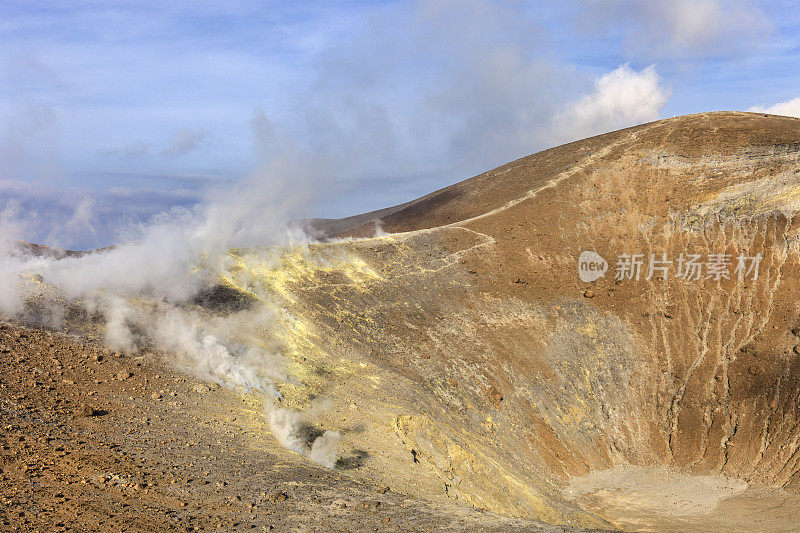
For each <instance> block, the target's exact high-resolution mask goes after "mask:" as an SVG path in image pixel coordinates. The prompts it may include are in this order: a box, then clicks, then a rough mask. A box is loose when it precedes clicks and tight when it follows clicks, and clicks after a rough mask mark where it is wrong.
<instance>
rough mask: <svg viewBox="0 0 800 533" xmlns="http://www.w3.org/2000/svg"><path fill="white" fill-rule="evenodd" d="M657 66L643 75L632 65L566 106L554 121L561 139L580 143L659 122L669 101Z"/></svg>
mask: <svg viewBox="0 0 800 533" xmlns="http://www.w3.org/2000/svg"><path fill="white" fill-rule="evenodd" d="M660 81H661V79H660V77H659V76H658V73H657V72H656V69H655V67H654V66H652V65H651V66H649V67H647V68H645V69H643V70H641V71H639V72H636V71H635V70H633V69H631V68H630V66H628V65H621V66H620V67H618V68H617V69H615V70H613V71H611V72H609V73H608V74H605V75H604V76H602V77H600V78H598V79H596V80H595V82H594V88H593V90H592V92H591V93H589V94H587V95H585V96H583V97H582V98H580V99H579V100H576V101H574V102H571V103H569V104H567V105H566V107H565V108H564V110H563V111H561V112H560V113H557V114H556V115H555V117H554V119H553V122H554V125H555V134H556V136H557V137H558V138H560V139H561V140H564V141H567V140H576V139H581V138H583V137H589V136H591V135H596V134H599V133H604V132H607V131H612V130H616V129H620V128H624V127H627V126H633V125H635V124H640V123H642V122H649V121H652V120H656V119H658V115H659V112H660V111H661V109H662V108H663V107H664V104H665V103H666V102H667V99H668V98H669V91H668V90H666V89H665V88H663V87H662V86H661V84H660Z"/></svg>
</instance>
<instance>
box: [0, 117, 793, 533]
mask: <svg viewBox="0 0 800 533" xmlns="http://www.w3.org/2000/svg"><path fill="white" fill-rule="evenodd" d="M798 210H800V119H797V118H789V117H781V116H773V115H763V114H754V113H741V112H719V113H703V114H697V115H689V116H683V117H677V118H672V119H667V120H660V121H658V122H652V123H648V124H644V125H641V126H636V127H633V128H628V129H624V130H620V131H615V132H611V133H607V134H604V135H600V136H597V137H591V138H588V139H585V140H581V141H577V142H573V143H570V144H566V145H563V146H558V147H556V148H552V149H549V150H545V151H542V152H539V153H536V154H534V155H531V156H528V157H524V158H522V159H519V160H516V161H513V162H511V163H508V164H506V165H503V166H501V167H499V168H496V169H494V170H491V171H489V172H486V173H484V174H480V175H478V176H475V177H473V178H470V179H467V180H465V181H461V182H459V183H456V184H455V185H452V186H449V187H447V188H444V189H441V190H438V191H435V192H433V193H431V194H428V195H427V196H424V197H421V198H419V199H417V200H413V201H411V202H408V203H405V204H402V205H398V206H395V207H391V208H387V209H383V210H380V211H376V212H371V213H366V214H364V215H356V216H353V217H349V218H345V219H338V220H327V219H314V220H304V221H302V224H303V225H304V228H305V230H306V231H307V232H308V233H309V234H312V235H314V236H315V239H314V240H312V241H308V240H306V241H297V240H287V241H286V242H281V243H279V244H273V245H270V246H263V247H250V248H234V249H228V250H226V251H224V252H223V253H220V256H219V257H209V256H204V257H203V261H202V262H197V263H196V264H192V267H193V270H192V274H191V276H192V277H187V275H186V274H185V273H184V272H181V274H180V276H179V277H178V278H176V279H178V280H179V283H180V284H187V285H189V284H191V283H196V284H197V285H198V286H200V287H202V289H201V290H195V291H193V292H192V296H191V298H184V299H180V298H177V297H175V296H173V294H174V292H166V293H165V294H167V296H164V297H160V298H156V297H155V296H153V295H154V294H155V291H156V289H154V288H153V287H152V286H150V285H147V286H146V290H143V291H141V292H140V293H136V294H135V295H132V294H129V293H113V294H109V293H108V291H105V289H104V291H105V292H103V291H99V292H98V294H97V295H93V296H89V295H88V293H80V292H78V289H76V286H78V284H76V283H73V282H72V281H71V280H72V278H70V273H71V272H77V271H80V268H82V267H81V265H92V268H91V269H90V270H88V272H90V274H91V276H86V277H84V278H81V283H83V284H85V283H89V282H88V281H86V280H87V278H90V277H91V278H93V277H95V276H96V275H97V272H101V271H102V269H103V268H106V266H105V265H110V264H113V265H117V266H119V265H121V266H123V267H124V265H125V264H126V262H128V261H129V260H130V257H132V256H130V255H125V254H126V253H127V252H126V250H127V249H126V248H125V247H124V246H121V247H119V248H114V249H109V250H103V251H99V252H96V253H90V254H88V255H79V254H71V253H70V254H68V253H67V252H61V251H53V250H49V251H48V250H47V249H45V248H44V247H34V246H33V245H20V246H21V247H22V248H25V250H23V251H24V252H25V253H26V254H28V255H29V256H31V257H34V258H35V259H32V260H31V261H30V262H28V263H25V264H26V265H27V266H26V269H27V270H25V271H24V273H23V274H24V275H23V274H21V275H20V276H19V279H20V289H19V291H20V294H23V295H24V298H23V300H24V305H21V306H20V308H19V309H18V310H17V311H16V314H15V315H14V316H13V319H14V320H13V321H10V322H8V323H5V322H4V323H3V324H2V327H1V328H0V336H2V339H0V345H1V346H0V347H2V348H3V350H4V352H3V353H4V354H6V355H7V358H5V359H2V361H4V362H3V365H6V366H4V372H7V373H14V372H16V373H18V374H19V377H18V378H15V379H17V381H14V383H19V387H22V386H27V385H25V384H30V383H37V382H38V383H39V386H40V387H44V388H45V390H51V389H48V388H47V387H51V388H52V390H53V391H57V392H58V394H59V395H61V396H58V397H57V399H58V401H57V402H56V400H53V402H55V403H53V405H52V406H51V407H47V408H48V409H49V408H52V410H53V412H54V413H61V412H63V413H68V415H69V417H70V418H69V420H70V423H71V424H76V426H75V427H79V428H80V429H81V431H83V432H87V433H86V434H87V435H93V436H96V438H95V437H93V439H94V440H92V442H95V441H96V442H99V443H101V444H98V445H97V446H98V448H97V449H96V450H95V452H93V453H95V454H96V455H95V457H97V459H96V460H93V461H94V462H92V463H91V464H90V465H88V466H87V464H88V463H87V464H84V463H81V462H80V461H78V459H74V458H75V457H77V456H76V455H71V454H70V455H69V459H65V460H64V461H66V462H64V463H63V464H68V465H75V466H74V467H73V466H70V467H69V468H74V472H73V471H72V470H70V472H69V475H70V476H73V477H74V479H75V480H77V481H76V482H79V481H80V480H83V482H82V486H84V487H86V488H84V489H81V490H84V491H96V493H100V492H102V494H103V497H105V498H112V499H113V498H119V499H120V500H119V501H120V502H121V501H123V500H125V499H126V498H134V496H132V495H134V494H138V495H139V496H135V497H136V498H138V497H144V496H142V495H144V494H145V492H144V491H145V490H146V491H148V492H147V493H146V495H147V497H148V498H155V499H154V500H152V502H156V503H154V504H153V505H154V507H152V508H153V509H155V508H156V507H158V505H161V506H163V507H164V508H168V509H172V510H171V511H170V512H169V513H168V517H169V520H173V521H174V523H175V524H178V523H179V521H176V519H175V517H180V516H197V517H201V515H202V516H205V515H203V514H202V513H203V512H206V511H208V509H211V510H213V511H214V513H217V514H213V513H212V514H213V518H214V519H215V520H217V519H219V523H222V524H223V525H222V526H220V527H222V528H223V529H225V528H226V527H228V526H230V524H233V523H234V522H236V523H237V524H238V523H242V524H245V525H248V527H249V522H247V521H246V520H249V518H248V519H240V518H236V517H238V516H239V515H236V514H235V513H237V512H239V511H236V509H239V510H241V509H244V508H245V507H244V506H247V509H246V511H247V513H251V512H252V513H259V512H261V511H262V510H264V509H267V510H269V513H268V515H269V520H279V519H281V517H284V518H285V521H284V522H276V523H279V524H281V527H283V526H286V528H287V529H288V528H289V527H290V526H291V525H292V524H295V525H296V524H297V523H301V522H302V521H303V520H310V521H313V520H316V519H315V518H314V517H316V516H318V515H314V514H313V513H312V514H311V515H308V516H310V517H311V518H309V517H308V516H306V515H305V514H304V513H305V511H303V509H308V508H310V507H308V506H312V505H318V506H322V507H314V509H320V508H324V509H323V511H320V512H321V513H322V514H323V515H324V516H325V520H328V521H329V522H326V523H327V524H329V525H331V527H332V528H334V529H337V528H339V529H342V530H343V529H346V528H348V527H351V528H353V529H356V530H360V529H362V528H367V527H370V528H373V526H374V525H377V526H376V527H381V528H385V529H391V528H397V529H400V530H404V529H405V530H426V529H427V530H439V529H441V530H452V531H459V530H472V531H563V530H564V528H566V530H569V531H596V530H612V531H613V530H625V531H796V530H798V529H799V528H800V519H798V510H800V240H799V239H798V237H799V236H800V217H797V216H796V214H797V211H798ZM20 253H22V252H20ZM114 258H121V259H120V260H119V261H118V260H117V259H114ZM98 265H99V267H98ZM62 266H64V268H62ZM67 267H68V268H67ZM95 267H97V268H95ZM187 270H188V269H187ZM124 272H130V273H131V274H130V276H131V277H133V276H134V275H138V274H137V273H136V272H133V271H131V270H124ZM90 281H91V280H90ZM126 282H129V283H132V281H131V280H130V279H128V278H126ZM84 286H85V285H80V287H84ZM126 286H127V285H126ZM167 289H169V290H170V291H173V290H174V289H175V286H173V285H170V286H169V287H167ZM81 290H82V289H81ZM21 322H27V323H29V324H30V323H33V324H34V326H35V327H31V328H27V327H25V326H22V325H20V323H21ZM56 324H57V325H56ZM59 328H60V329H61V330H64V331H66V332H68V333H69V334H70V335H71V336H70V335H61V336H59V335H60V334H58V333H55V332H54V329H59ZM79 339H83V340H79ZM78 342H86V343H87V344H81V345H80V346H81V347H80V348H75V346H77V344H75V343H78ZM37 343H38V344H37ZM92 343H94V344H92ZM102 343H105V348H103V347H101V345H102ZM35 346H40V347H42V348H41V350H39V351H37V350H38V349H34V348H33V347H35ZM87 346H88V347H87ZM93 350H94V351H93ZM37 354H39V355H37ZM41 354H52V357H51V356H50V355H47V356H46V357H45V356H42V355H41ZM70 354H72V355H70ZM39 357H42V359H41V360H40V359H37V358H39ZM59 357H62V358H67V359H64V362H63V363H58V365H56V363H54V362H53V361H55V360H57V359H58V358H59ZM69 357H72V359H69ZM25 365H28V366H25ZM159 365H160V366H159ZM34 368H36V369H38V370H34ZM76 368H77V369H79V371H78V370H75V369H76ZM59 372H60V373H59ZM9 375H11V374H9ZM43 376H46V377H43ZM51 378H52V379H51ZM8 383H11V380H6V381H5V382H4V384H3V387H4V389H3V390H5V387H6V386H7V384H8ZM8 386H9V387H10V385H8ZM14 386H15V387H16V386H17V385H14ZM31 386H33V385H31ZM8 390H11V389H10V388H9V389H8ZM15 390H16V389H15ZM4 394H5V393H4ZM54 394H55V393H54ZM4 397H5V396H4ZM8 397H9V398H11V399H10V400H8V401H7V402H6V403H3V404H0V409H1V410H2V412H3V413H5V414H4V415H3V416H4V417H5V416H6V414H7V415H8V416H9V417H12V418H13V420H12V418H10V419H9V420H11V421H9V422H8V423H5V421H4V425H5V426H6V427H7V432H8V433H7V436H6V437H4V439H5V441H3V442H8V443H13V445H14V446H17V445H19V446H22V448H20V449H21V450H22V449H30V450H38V449H39V448H37V447H41V449H42V450H44V449H46V450H55V449H58V447H59V446H60V447H61V451H59V452H57V453H59V454H61V453H62V452H68V453H69V452H71V451H72V448H70V447H69V446H71V445H70V444H64V443H69V442H72V441H71V440H70V438H69V437H68V436H67V435H66V433H64V431H66V430H65V429H63V427H61V426H58V427H56V426H54V428H55V429H53V430H52V431H53V432H55V433H52V432H51V433H48V434H45V433H42V434H41V435H38V434H37V435H38V436H37V435H34V437H30V436H23V433H22V432H23V429H20V428H33V427H39V426H37V425H36V424H45V423H46V420H45V419H44V418H41V419H35V418H31V417H32V416H33V415H31V414H30V413H32V412H34V411H31V410H30V409H32V408H30V409H29V407H30V405H32V404H30V405H29V404H28V403H26V402H32V401H34V400H35V401H41V402H44V401H45V399H46V398H49V396H47V395H44V394H43V395H34V394H32V393H31V392H30V391H28V392H27V393H23V392H14V393H13V394H11V393H9V396H8ZM53 397H54V398H56V396H53ZM47 401H49V400H47ZM26 405H28V407H26ZM42 405H44V404H42ZM48 405H49V404H48ZM38 409H40V410H42V409H45V407H42V406H40V407H38ZM36 412H39V411H36ZM42 412H43V411H42ZM54 416H55V415H54ZM37 420H39V421H38V422H37ZM43 420H44V421H43ZM126 420H127V421H133V422H130V423H131V424H134V425H133V426H131V427H130V428H129V427H128V426H125V425H124V423H127V422H124V421H126ZM47 423H49V422H47ZM42 427H44V426H42ZM48 427H49V426H48ZM64 427H66V426H64ZM70 427H71V426H70ZM8 428H10V429H8ZM120 428H123V429H120ZM176 428H177V429H176ZM56 430H57V431H56ZM31 431H33V430H31ZM37 431H38V430H37ZM42 431H44V430H42ZM48 431H49V430H48ZM58 431H60V432H61V433H58ZM19 437H22V440H19V441H18V440H16V439H18V438H19ZM76 439H77V437H76ZM148 439H150V440H148ZM19 443H24V444H25V445H28V446H30V448H24V445H23V444H19ZM102 443H111V444H108V450H110V451H107V453H108V455H107V456H106V455H102V454H104V453H106V452H104V451H102V450H105V448H102V446H105V444H102ZM9 446H10V444H9ZM122 452H124V453H122ZM20 453H22V452H20ZM25 453H27V452H25ZM31 453H33V452H31ZM37 453H40V452H37ZM42 453H43V452H42ZM48 453H50V452H48ZM53 453H56V452H53ZM192 454H194V455H192ZM60 457H61V456H60ZM9 461H11V460H10V459H9ZM136 461H154V462H153V463H152V464H157V465H160V466H159V468H158V469H153V470H152V471H148V473H147V474H141V473H140V474H131V473H130V472H132V471H134V472H139V471H136V470H133V469H134V466H133V465H134V464H139V463H136ZM162 461H164V463H162ZM181 461H183V462H181ZM28 462H29V463H30V464H34V461H33V460H30V461H28ZM9 464H11V463H10V462H9ZM27 464H28V463H26V465H27ZM164 464H167V465H176V466H163V465H164ZM0 466H2V470H0V475H2V476H5V478H4V479H10V477H9V476H16V475H19V476H28V477H27V478H25V479H28V478H31V479H33V477H35V478H36V479H37V480H38V481H37V482H38V483H41V484H42V485H37V487H38V486H44V485H43V484H45V482H48V483H49V482H52V480H50V478H48V477H47V476H49V475H50V474H48V473H47V472H48V470H46V469H43V470H35V471H34V470H32V468H33V467H28V466H26V467H25V469H23V468H22V467H20V468H18V469H12V468H11V467H7V466H6V463H3V465H0ZM162 467H163V468H162ZM14 468H16V467H14ZM48 468H50V467H48ZM65 468H66V467H65ZM126 469H127V470H126ZM31 472H33V473H31ZM126 472H127V473H126ZM65 475H67V474H65ZM126 476H127V477H126ZM137 476H138V477H137ZM225 476H227V477H225ZM20 479H22V478H20ZM70 479H72V478H70ZM48 480H50V481H48ZM206 482H208V483H206ZM223 483H224V484H223ZM20 486H23V485H20ZM24 486H25V487H27V486H28V485H24ZM165 487H166V488H165ZM175 487H177V488H175ZM213 487H217V488H216V489H213ZM309 487H311V488H309ZM212 489H213V490H218V491H220V492H219V493H224V494H226V495H227V494H228V492H225V491H228V490H230V491H231V493H232V494H235V495H236V496H238V497H239V499H238V500H237V499H236V497H234V498H233V499H232V500H231V498H228V497H226V498H225V499H224V500H222V499H216V500H215V499H214V497H212V496H213V494H215V493H214V492H213V490H212ZM26 490H27V489H26ZM31 490H33V489H31ZM37 490H38V489H37ZM26 494H28V497H30V498H32V497H33V496H31V494H33V493H32V492H31V493H26ZM65 494H66V493H65ZM70 494H72V493H69V494H67V496H66V497H67V498H76V496H75V495H74V494H73V495H72V496H70ZM21 497H22V496H19V495H16V496H14V495H10V496H8V499H9V500H11V499H13V498H18V499H19V498H21ZM98 497H99V496H98ZM158 498H163V499H158ZM192 498H197V499H198V500H197V501H200V499H202V500H203V501H204V502H206V503H204V505H207V506H208V507H207V508H203V507H202V506H199V505H198V506H197V507H196V508H195V507H193V505H194V504H189V503H186V502H191V501H194V500H192ZM229 500H230V502H229ZM26 501H27V500H26ZM59 501H61V502H62V503H63V504H64V505H67V503H66V502H67V500H64V499H63V498H62V499H61V500H59ZM125 501H128V500H125ZM131 501H133V500H131ZM142 501H145V500H142ZM152 502H151V503H152ZM159 502H160V503H159ZM242 502H244V503H242ZM184 503H186V505H183V504H184ZM120 505H121V503H120ZM136 505H139V504H138V503H137V504H136ZM148 505H150V504H148ZM304 506H306V507H304ZM240 508H241V509H240ZM204 509H205V511H204ZM282 509H283V510H286V509H288V511H285V512H284V511H283V510H282ZM91 512H94V511H91ZM143 512H144V511H143ZM147 512H150V511H147ZM153 512H155V511H153ZM315 512H316V511H315ZM191 513H194V514H191ZM225 513H231V514H225ZM281 513H283V514H281ZM75 516H76V517H77V516H78V515H77V514H76V515H75ZM148 516H149V515H148ZM209 516H211V515H209ZM248 516H250V515H248ZM258 516H261V517H262V518H263V516H267V515H263V516H262V515H258ZM304 516H305V518H303V517H304ZM218 517H222V518H218ZM226 517H227V518H226ZM231 517H233V518H231ZM287 517H288V518H287ZM76 520H77V518H76ZM165 520H166V518H165ZM197 520H205V518H197ZM208 520H211V518H208ZM242 520H245V521H242ZM298 521H300V522H298ZM170 523H173V522H170ZM187 523H189V524H190V525H191V524H193V523H195V522H190V521H189V520H188V519H186V521H184V522H180V524H181V526H182V527H183V526H184V525H186V524H187ZM196 523H200V522H196ZM196 523H195V524H196ZM203 523H205V522H203ZM208 523H209V524H212V523H211V522H208ZM254 523H255V522H254ZM269 523H270V524H271V523H272V522H269ZM302 523H303V524H305V525H307V526H308V527H309V528H311V529H313V528H314V527H315V525H314V524H313V523H312V522H308V521H307V522H302ZM212 525H213V526H214V527H217V523H216V522H214V523H213V524H212ZM192 527H195V526H192ZM230 527H231V528H232V529H231V530H233V529H235V528H233V526H230Z"/></svg>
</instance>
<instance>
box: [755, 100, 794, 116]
mask: <svg viewBox="0 0 800 533" xmlns="http://www.w3.org/2000/svg"><path fill="white" fill-rule="evenodd" d="M748 111H752V112H753V113H770V114H773V115H785V116H787V117H800V98H794V99H792V100H787V101H785V102H778V103H777V104H775V105H771V106H759V105H756V106H753V107H751V108H750V109H748Z"/></svg>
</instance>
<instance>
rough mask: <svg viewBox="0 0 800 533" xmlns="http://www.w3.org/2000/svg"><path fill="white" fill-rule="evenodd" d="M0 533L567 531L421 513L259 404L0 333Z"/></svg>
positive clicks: (176, 376) (128, 361)
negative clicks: (274, 428)
mask: <svg viewBox="0 0 800 533" xmlns="http://www.w3.org/2000/svg"><path fill="white" fill-rule="evenodd" d="M0 352H2V354H1V355H0V413H1V414H0V416H1V418H0V420H2V432H0V446H1V447H2V449H1V450H0V497H1V498H0V529H2V530H4V531H166V530H179V531H272V530H275V531H378V530H381V531H392V530H395V531H398V530H399V531H432V530H453V531H460V530H475V531H492V530H494V531H562V529H561V528H554V527H550V526H548V527H545V526H542V525H540V524H537V523H535V522H531V521H522V520H514V519H509V518H503V517H501V516H498V515H495V514H492V513H488V512H482V511H479V510H475V509H471V508H467V507H458V506H447V505H440V504H434V503H428V502H424V501H420V500H418V499H415V498H411V497H408V496H405V495H403V494H401V493H398V492H396V491H394V490H392V487H390V486H377V485H369V484H366V483H363V482H357V481H354V480H351V479H350V478H348V477H347V476H346V475H344V474H343V473H342V472H340V471H335V470H328V469H325V468H322V467H319V466H317V465H315V464H313V463H311V462H310V461H307V460H306V459H304V458H303V457H301V456H299V455H297V454H294V453H292V452H290V451H288V450H286V449H284V448H282V447H281V446H280V445H279V444H278V443H277V442H276V441H275V439H274V438H273V437H272V435H271V434H270V431H269V429H268V425H267V422H266V420H265V417H264V416H263V409H262V402H261V400H260V398H258V397H256V396H254V395H247V394H242V393H239V392H237V391H231V390H227V389H224V388H221V387H219V386H216V385H214V384H208V383H204V382H201V381H197V380H194V379H191V378H188V377H187V376H185V375H183V374H181V373H180V372H177V371H174V370H172V369H169V368H167V367H166V366H165V365H164V364H162V363H161V362H159V361H158V360H156V359H155V358H154V357H135V358H134V357H125V356H121V355H119V354H117V353H112V352H110V351H108V350H105V349H102V348H100V347H98V346H92V345H88V344H84V343H83V342H82V341H80V340H79V339H77V338H75V337H72V336H68V335H65V334H60V333H53V332H49V331H41V330H37V329H30V328H27V327H23V326H20V325H17V324H13V323H10V322H0Z"/></svg>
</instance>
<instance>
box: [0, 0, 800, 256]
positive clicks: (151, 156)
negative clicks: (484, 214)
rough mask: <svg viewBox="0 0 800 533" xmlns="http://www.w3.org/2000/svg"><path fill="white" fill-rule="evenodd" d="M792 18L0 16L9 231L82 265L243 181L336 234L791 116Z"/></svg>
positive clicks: (150, 6)
mask: <svg viewBox="0 0 800 533" xmlns="http://www.w3.org/2000/svg"><path fill="white" fill-rule="evenodd" d="M798 7H800V6H799V5H798V3H797V2H788V1H783V2H782V1H778V2H761V3H759V2H748V1H744V0H742V1H734V0H699V1H695V2H688V1H683V0H677V1H670V2H667V1H665V2H634V1H624V0H611V1H608V2H589V1H580V2H555V1H553V2H548V1H545V2H521V1H519V2H492V1H488V0H440V1H429V2H390V1H385V2H370V1H350V2H334V1H327V2H323V1H320V2H249V1H239V2H225V3H221V2H202V1H199V2H198V1H192V2H188V1H186V2H182V1H179V2H169V3H166V5H165V4H164V3H162V2H147V1H139V2H99V1H94V2H88V1H87V2H77V1H62V2H58V3H53V2H39V1H35V0H34V1H30V0H26V1H20V2H15V1H7V0H0V120H2V122H1V123H0V126H1V127H0V210H2V211H3V213H4V215H3V216H5V217H6V218H9V217H12V216H13V217H16V218H18V219H19V218H21V219H23V222H24V224H23V226H24V229H23V230H20V231H21V232H22V234H20V235H19V238H25V239H28V240H34V241H37V242H45V243H48V244H54V245H61V246H66V247H74V248H91V247H96V246H102V245H106V244H109V243H111V242H115V241H116V240H119V239H122V238H128V237H134V236H135V233H136V232H135V228H136V227H137V226H138V225H141V224H144V223H146V222H147V221H148V220H149V219H150V218H151V217H153V216H154V215H156V214H157V213H159V212H162V211H166V210H170V209H173V208H176V207H178V208H181V207H182V208H188V207H190V206H192V205H193V204H195V203H197V202H205V201H208V199H209V197H211V198H212V199H213V195H214V194H215V193H214V192H213V191H219V190H221V189H225V188H226V187H230V186H232V185H233V184H235V183H236V182H239V181H241V180H243V179H249V180H251V181H253V180H255V181H259V180H260V181H262V182H270V181H278V182H280V181H283V182H284V183H279V184H277V185H276V186H275V187H271V186H264V187H260V188H259V189H258V190H259V191H262V192H261V194H273V192H272V191H275V192H274V194H277V191H281V193H280V194H283V195H286V194H293V193H294V192H298V193H302V194H300V196H302V198H303V201H298V202H292V205H293V206H295V207H294V208H293V209H292V210H291V211H290V212H288V213H287V215H290V216H313V215H317V216H346V215H349V214H354V213H357V212H363V211H367V210H371V209H376V208H380V207H385V206H387V205H392V204H396V203H400V202H403V201H406V200H409V199H411V198H413V197H416V196H420V195H422V194H425V193H427V192H430V191H432V190H434V189H436V188H439V187H442V186H445V185H448V184H450V183H453V182H455V181H458V180H460V179H463V178H466V177H469V176H471V175H474V174H476V173H479V172H481V171H483V170H488V169H490V168H493V167H494V166H497V165H499V164H502V163H504V162H507V161H509V160H512V159H514V158H517V157H521V156H524V155H527V154H529V153H533V152H535V151H538V150H540V149H542V148H546V147H548V146H553V145H557V144H559V143H562V142H565V141H569V140H574V139H577V138H581V137H584V136H588V135H591V134H594V133H600V132H603V131H607V130H611V129H616V128H620V127H624V126H628V125H631V124H635V123H640V122H644V121H648V120H654V119H657V118H663V117H668V116H673V115H681V114H687V113H694V112H701V111H709V110H723V109H734V110H746V109H750V108H753V107H754V106H759V107H758V108H759V109H772V110H774V111H778V112H782V113H786V114H789V113H794V114H800V100H796V101H795V99H798V98H800V68H798V67H800V63H799V62H798V60H800V9H798ZM781 103H783V105H782V106H779V107H776V108H772V106H775V105H776V104H781ZM277 163H279V164H277ZM300 168H302V174H303V175H302V177H299V175H300V170H298V169H300ZM264 169H269V171H265V170H264ZM276 169H280V170H276ZM298 189H304V190H302V191H298ZM209 191H212V192H211V193H209ZM264 191H266V192H264ZM8 227H10V226H8ZM15 227H20V226H15ZM2 228H3V226H0V229H2ZM3 231H6V232H8V231H11V230H9V229H3Z"/></svg>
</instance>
